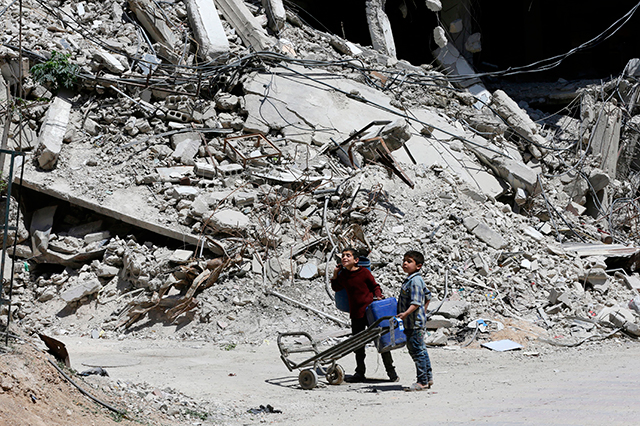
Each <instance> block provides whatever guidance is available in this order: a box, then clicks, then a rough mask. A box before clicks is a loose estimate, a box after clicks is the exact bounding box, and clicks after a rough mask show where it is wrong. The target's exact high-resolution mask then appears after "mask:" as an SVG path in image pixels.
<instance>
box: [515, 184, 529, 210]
mask: <svg viewBox="0 0 640 426" xmlns="http://www.w3.org/2000/svg"><path fill="white" fill-rule="evenodd" d="M514 199H515V202H516V204H517V205H519V206H521V205H523V204H524V203H526V202H527V193H526V192H524V189H522V188H518V189H516V196H515V198H514Z"/></svg>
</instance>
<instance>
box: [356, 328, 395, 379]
mask: <svg viewBox="0 0 640 426" xmlns="http://www.w3.org/2000/svg"><path fill="white" fill-rule="evenodd" d="M367 325H369V324H368V323H367V319H366V318H358V319H355V318H351V332H352V333H353V334H354V335H356V334H358V333H360V332H361V331H363V330H365V329H366V328H367ZM354 352H355V354H356V374H361V375H363V376H364V372H365V370H366V369H367V367H366V365H365V363H364V358H365V356H366V354H365V351H364V346H363V347H361V348H360V349H358V350H356V351H354ZM381 355H382V362H383V364H384V369H385V370H386V371H387V376H389V378H390V379H393V378H395V377H396V369H395V367H394V366H393V358H392V357H391V352H385V353H383V354H381Z"/></svg>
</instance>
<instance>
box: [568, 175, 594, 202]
mask: <svg viewBox="0 0 640 426" xmlns="http://www.w3.org/2000/svg"><path fill="white" fill-rule="evenodd" d="M562 190H563V191H564V192H566V193H567V195H569V197H571V200H573V201H575V202H576V203H578V204H580V205H584V203H585V202H586V198H585V196H586V195H587V193H588V192H589V182H587V181H586V180H585V179H584V178H583V177H582V176H576V177H575V178H574V179H572V180H571V181H570V182H569V183H567V184H566V185H565V186H564V187H563V188H562Z"/></svg>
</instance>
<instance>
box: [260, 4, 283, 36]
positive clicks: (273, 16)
mask: <svg viewBox="0 0 640 426" xmlns="http://www.w3.org/2000/svg"><path fill="white" fill-rule="evenodd" d="M262 7H264V11H265V12H266V13H267V18H268V19H269V28H271V30H272V31H273V32H274V33H278V31H280V30H281V29H283V28H284V24H285V22H286V21H287V13H286V11H285V9H284V4H283V3H282V0H262Z"/></svg>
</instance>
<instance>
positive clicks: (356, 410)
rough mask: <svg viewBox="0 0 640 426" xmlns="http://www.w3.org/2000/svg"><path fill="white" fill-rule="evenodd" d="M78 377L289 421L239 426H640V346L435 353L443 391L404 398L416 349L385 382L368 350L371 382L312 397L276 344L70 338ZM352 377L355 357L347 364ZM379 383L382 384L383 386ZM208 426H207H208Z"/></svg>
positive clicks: (242, 420)
mask: <svg viewBox="0 0 640 426" xmlns="http://www.w3.org/2000/svg"><path fill="white" fill-rule="evenodd" d="M61 340H63V341H64V342H65V343H66V344H67V348H68V350H69V353H70V354H71V360H72V366H73V367H74V368H76V369H77V370H80V369H82V368H86V367H85V365H83V363H84V364H94V363H103V364H104V363H106V364H111V365H120V366H119V367H115V368H109V373H110V375H111V379H112V380H121V381H131V382H147V383H150V384H152V385H154V386H157V387H159V388H163V387H166V386H169V387H172V388H175V389H178V390H180V391H181V392H183V393H184V394H186V395H189V396H191V397H195V398H198V399H205V400H208V401H212V402H215V404H222V405H228V406H233V407H235V408H237V409H238V410H239V411H241V412H245V411H246V410H248V409H250V408H255V407H259V406H260V405H265V406H266V405H267V404H270V405H272V406H273V407H274V408H276V409H279V410H282V413H281V414H262V415H255V416H252V415H249V414H247V415H245V416H240V417H235V418H230V419H229V424H257V423H260V422H267V423H273V424H283V425H287V424H291V425H293V424H316V425H338V424H340V425H345V424H349V425H351V424H353V425H365V424H366V425H378V424H390V423H399V424H412V425H421V424H425V425H426V424H429V425H433V424H470V423H480V424H492V425H499V424H510V425H513V424H576V425H577V424H579V425H588V424H593V425H595V424H607V425H630V424H636V422H637V419H638V415H639V414H640V409H639V408H638V403H637V401H638V399H639V398H640V369H638V368H637V362H638V359H640V345H639V344H636V343H628V342H616V341H608V342H606V343H602V344H595V343H592V344H590V346H585V347H581V348H577V349H561V350H556V349H553V350H551V349H548V350H545V349H542V350H541V353H539V354H538V355H536V354H535V353H532V352H522V351H520V352H503V353H499V352H491V351H489V350H487V349H461V348H441V349H430V355H431V359H432V363H433V366H434V375H435V377H434V379H435V385H434V387H433V389H431V390H430V391H427V392H416V393H410V392H405V391H403V390H402V389H403V386H408V385H410V384H411V383H412V381H413V380H414V377H415V376H414V374H415V373H414V367H413V364H412V362H411V359H410V357H409V355H408V353H407V352H406V350H404V349H403V350H399V351H395V352H394V358H395V361H396V364H397V369H398V373H399V374H400V378H401V382H400V383H389V382H386V381H384V380H383V379H384V377H385V374H384V368H383V366H382V363H381V360H380V359H379V357H378V356H377V354H376V353H375V351H374V349H373V348H368V355H367V364H368V371H367V376H368V377H371V378H374V379H371V380H370V381H368V382H367V383H361V384H346V383H344V384H342V385H339V386H329V385H326V381H325V380H324V378H323V377H321V378H320V386H319V387H317V388H315V389H313V390H310V391H306V390H302V389H301V388H300V387H299V385H298V381H297V372H289V371H288V370H287V369H286V367H285V366H284V364H283V363H282V362H281V361H280V359H279V353H278V349H277V346H276V344H275V342H264V343H263V344H262V345H260V346H257V347H236V348H233V349H231V348H227V349H229V350H225V349H224V348H220V347H219V346H214V345H210V344H203V343H199V342H178V341H167V340H162V341H158V340H156V341H152V340H139V341H132V340H122V341H108V340H92V339H90V338H64V339H61ZM341 364H342V365H343V366H344V368H345V369H346V371H347V373H351V372H352V371H353V368H354V360H353V356H352V355H349V356H347V357H345V358H343V359H342V361H341ZM375 378H379V379H380V380H375ZM204 424H207V423H206V422H205V423H204Z"/></svg>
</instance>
